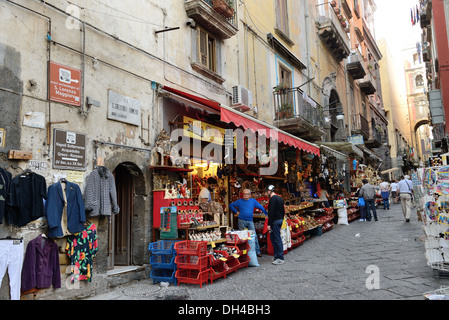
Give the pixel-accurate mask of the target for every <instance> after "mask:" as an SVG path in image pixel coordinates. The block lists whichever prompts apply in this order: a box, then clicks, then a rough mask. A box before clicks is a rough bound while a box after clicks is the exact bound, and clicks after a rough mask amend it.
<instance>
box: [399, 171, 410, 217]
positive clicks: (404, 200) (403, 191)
mask: <svg viewBox="0 0 449 320" xmlns="http://www.w3.org/2000/svg"><path fill="white" fill-rule="evenodd" d="M398 192H399V198H400V199H401V206H402V213H403V214H404V217H405V221H406V222H410V217H411V215H412V207H413V205H412V197H413V182H412V181H411V180H410V176H409V175H405V176H403V177H402V179H401V181H399V183H398Z"/></svg>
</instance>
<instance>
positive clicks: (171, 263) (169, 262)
mask: <svg viewBox="0 0 449 320" xmlns="http://www.w3.org/2000/svg"><path fill="white" fill-rule="evenodd" d="M175 257H176V255H175V254H153V255H152V256H151V257H150V264H151V265H152V266H153V268H160V269H175V268H176V264H175Z"/></svg>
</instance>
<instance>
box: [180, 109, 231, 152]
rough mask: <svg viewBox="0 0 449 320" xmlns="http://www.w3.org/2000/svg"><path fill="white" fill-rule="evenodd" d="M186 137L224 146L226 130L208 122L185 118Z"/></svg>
mask: <svg viewBox="0 0 449 320" xmlns="http://www.w3.org/2000/svg"><path fill="white" fill-rule="evenodd" d="M183 123H185V124H184V136H186V137H190V138H193V139H197V140H201V141H205V142H211V143H215V144H218V145H223V142H224V138H225V135H226V130H225V129H223V128H220V127H216V126H214V125H211V124H209V123H206V122H201V121H198V120H196V119H192V118H189V117H186V116H184V118H183Z"/></svg>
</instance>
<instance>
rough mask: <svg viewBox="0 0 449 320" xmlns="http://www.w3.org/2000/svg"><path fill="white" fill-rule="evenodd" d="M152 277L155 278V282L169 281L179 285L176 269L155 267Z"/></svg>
mask: <svg viewBox="0 0 449 320" xmlns="http://www.w3.org/2000/svg"><path fill="white" fill-rule="evenodd" d="M150 278H151V279H153V283H156V282H168V283H172V284H173V285H175V286H177V285H178V281H177V279H176V269H173V270H169V269H158V268H153V269H152V270H151V273H150Z"/></svg>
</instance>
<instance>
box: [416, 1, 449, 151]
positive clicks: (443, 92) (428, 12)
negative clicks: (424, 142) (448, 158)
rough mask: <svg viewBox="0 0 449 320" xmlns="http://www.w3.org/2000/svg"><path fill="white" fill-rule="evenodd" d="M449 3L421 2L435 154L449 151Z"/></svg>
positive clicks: (421, 21) (420, 13) (424, 52)
mask: <svg viewBox="0 0 449 320" xmlns="http://www.w3.org/2000/svg"><path fill="white" fill-rule="evenodd" d="M448 14H449V2H448V1H445V0H437V1H427V0H423V1H420V6H419V18H420V26H421V28H422V56H423V61H424V63H425V65H426V78H427V84H428V85H427V86H428V87H427V89H428V90H427V91H428V100H429V106H430V113H431V119H432V121H431V124H432V126H433V137H434V141H433V153H434V154H441V153H446V152H447V151H448V143H447V135H448V127H447V122H446V119H447V117H448V109H447V101H448V99H449V93H448V89H447V87H448V83H449V73H448V70H447V66H448V63H449V50H448V49H447V48H448V35H449V32H448V24H447V21H448Z"/></svg>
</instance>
